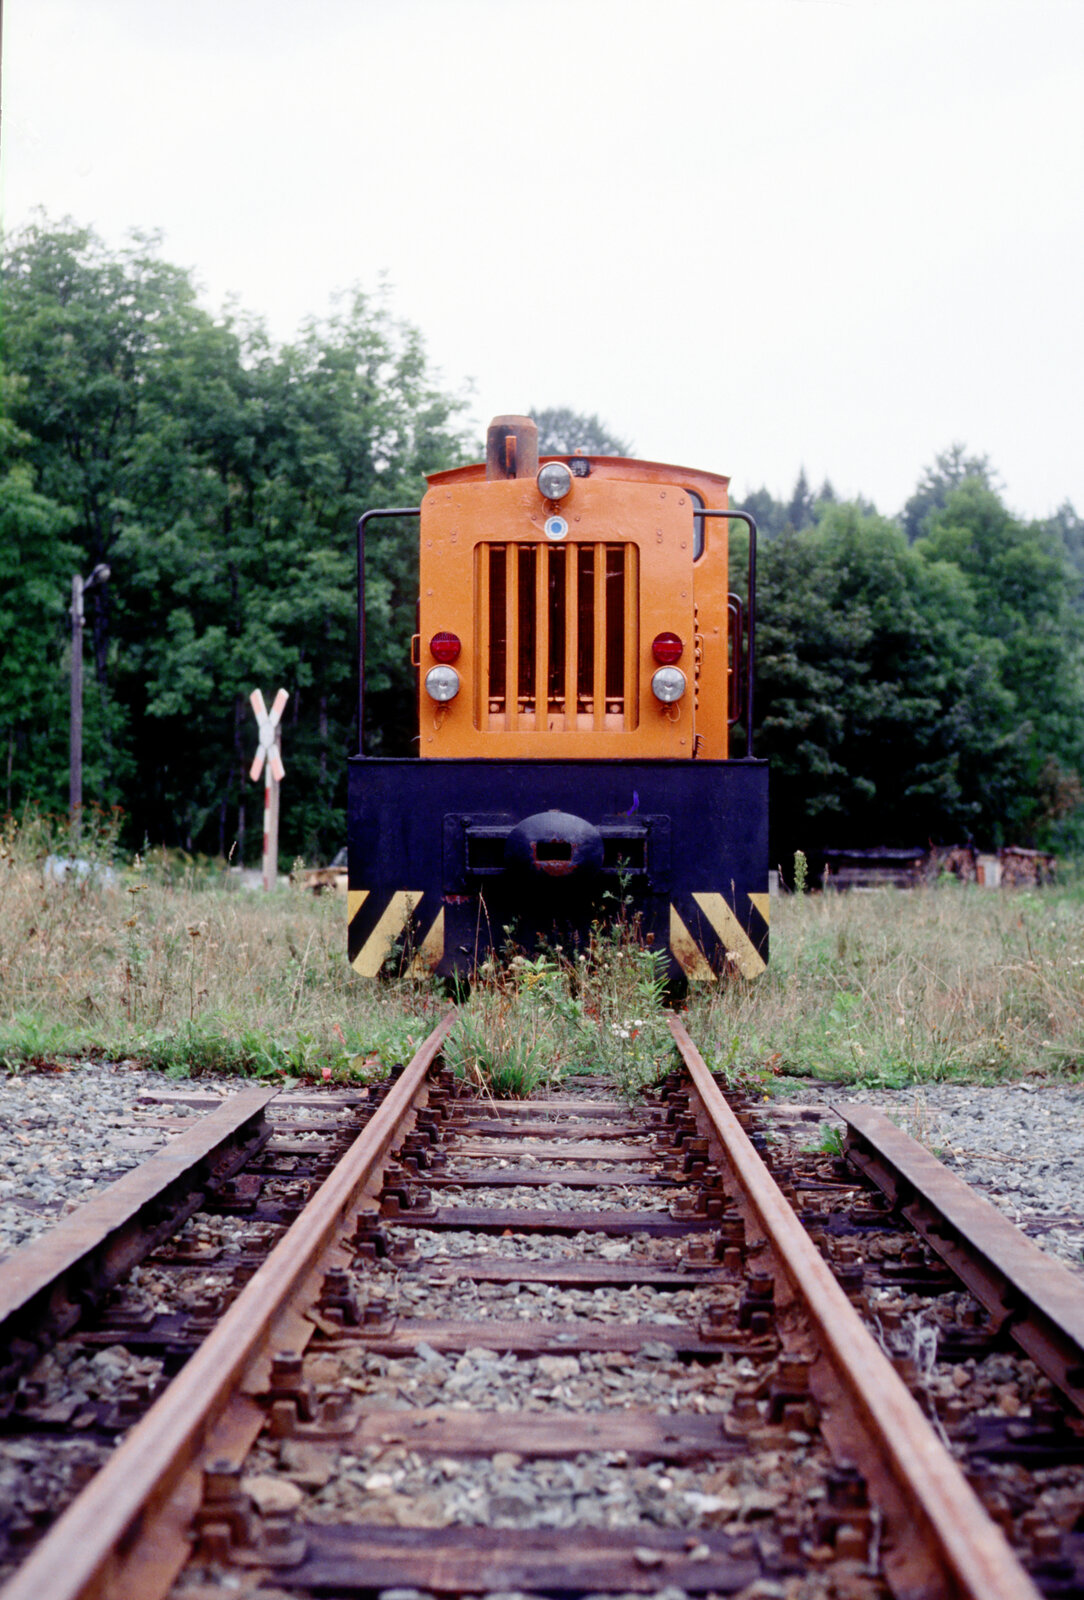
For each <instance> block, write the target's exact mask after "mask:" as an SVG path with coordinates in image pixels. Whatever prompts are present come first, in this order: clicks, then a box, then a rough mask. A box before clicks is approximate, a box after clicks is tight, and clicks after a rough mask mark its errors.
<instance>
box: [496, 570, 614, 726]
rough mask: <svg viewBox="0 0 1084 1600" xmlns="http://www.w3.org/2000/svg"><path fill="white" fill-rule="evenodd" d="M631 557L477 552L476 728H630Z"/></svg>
mask: <svg viewBox="0 0 1084 1600" xmlns="http://www.w3.org/2000/svg"><path fill="white" fill-rule="evenodd" d="M638 555H639V552H638V550H637V549H636V547H635V545H632V544H613V543H611V544H607V543H578V544H567V545H560V546H554V545H549V544H528V543H524V542H519V543H515V544H512V543H509V544H488V545H480V546H479V547H478V552H477V559H476V563H475V586H476V591H477V592H476V607H477V610H476V616H477V632H476V637H477V640H478V654H479V661H478V683H479V689H478V693H477V697H476V701H475V722H476V725H477V726H478V727H480V728H485V729H490V730H507V731H512V730H518V731H523V732H526V731H537V732H540V733H541V732H553V733H561V732H565V733H574V732H580V733H584V732H596V733H617V732H623V731H626V730H631V729H634V728H635V727H636V725H637V722H638V715H637V713H638V692H639V686H638V648H639V643H638V622H639V617H638V614H639V581H638V580H639V568H638V559H637V558H638Z"/></svg>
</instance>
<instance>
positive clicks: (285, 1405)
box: [0, 1014, 1084, 1600]
mask: <svg viewBox="0 0 1084 1600" xmlns="http://www.w3.org/2000/svg"><path fill="white" fill-rule="evenodd" d="M453 1020H454V1018H453V1016H452V1015H451V1014H450V1015H449V1016H448V1017H447V1018H445V1020H444V1021H443V1022H442V1023H441V1025H440V1027H438V1028H437V1029H436V1030H435V1031H434V1033H433V1034H432V1035H431V1036H430V1037H429V1039H428V1040H427V1041H426V1043H425V1044H424V1045H423V1046H422V1048H421V1049H420V1050H419V1051H418V1053H417V1055H416V1056H415V1057H414V1059H413V1060H412V1061H411V1062H410V1064H409V1065H408V1066H407V1067H406V1068H405V1069H403V1070H402V1071H401V1072H398V1073H397V1074H396V1075H395V1076H394V1078H393V1080H392V1081H391V1082H389V1083H388V1084H387V1085H382V1086H381V1088H380V1090H379V1092H378V1093H377V1094H375V1095H373V1096H372V1097H371V1098H365V1099H362V1098H361V1097H358V1096H355V1097H352V1098H348V1100H347V1101H346V1102H345V1103H340V1104H339V1106H338V1108H337V1111H336V1113H335V1114H334V1115H331V1116H327V1115H321V1113H320V1111H319V1109H316V1108H314V1107H311V1106H308V1107H307V1106H306V1105H304V1104H303V1103H299V1102H298V1101H296V1100H295V1101H294V1102H292V1103H291V1104H289V1106H288V1108H282V1109H279V1108H278V1107H277V1106H276V1102H274V1101H273V1100H272V1099H271V1097H270V1096H269V1095H268V1094H267V1093H266V1092H265V1091H246V1092H244V1093H242V1094H239V1095H237V1096H235V1097H233V1099H232V1100H231V1101H230V1102H227V1104H226V1105H225V1106H223V1107H222V1108H221V1109H220V1110H218V1111H217V1112H216V1113H215V1114H214V1115H213V1116H211V1117H208V1118H206V1119H201V1120H200V1121H199V1122H198V1123H197V1124H196V1125H195V1127H194V1128H193V1129H192V1130H191V1131H190V1132H188V1133H186V1134H185V1135H183V1136H182V1137H181V1138H179V1139H176V1140H174V1141H173V1143H172V1144H171V1145H170V1146H168V1147H167V1149H166V1150H165V1151H163V1152H160V1154H159V1156H158V1157H156V1158H154V1159H153V1160H152V1161H151V1162H150V1163H148V1164H147V1166H146V1167H145V1168H141V1169H138V1170H137V1172H134V1173H131V1174H129V1175H128V1176H127V1178H125V1179H124V1180H122V1181H121V1183H120V1184H118V1185H115V1186H114V1187H113V1189H112V1190H110V1191H107V1192H106V1193H105V1194H104V1195H102V1196H100V1197H98V1199H97V1200H95V1201H94V1202H92V1203H91V1204H90V1205H89V1206H88V1207H86V1208H84V1211H82V1212H80V1213H76V1214H75V1216H74V1218H71V1219H68V1222H67V1223H66V1224H65V1225H63V1226H62V1227H61V1228H58V1229H56V1230H54V1231H53V1232H52V1233H51V1234H47V1235H45V1236H43V1238H42V1239H41V1240H39V1241H36V1242H35V1244H34V1245H32V1246H28V1247H25V1248H24V1249H23V1250H22V1251H19V1252H17V1253H16V1254H15V1255H14V1256H12V1257H10V1258H9V1259H8V1261H6V1262H4V1263H2V1264H0V1326H2V1327H3V1330H4V1337H3V1347H2V1348H3V1352H4V1356H3V1362H2V1370H0V1384H2V1388H0V1471H3V1472H5V1473H6V1474H7V1476H6V1478H5V1479H3V1480H0V1481H3V1482H4V1483H5V1488H6V1493H5V1501H6V1505H5V1509H4V1510H3V1511H2V1512H0V1563H2V1564H0V1576H6V1579H7V1581H6V1583H5V1584H4V1586H3V1588H2V1589H0V1600H69V1597H72V1600H74V1597H84V1596H107V1597H110V1600H137V1597H138V1600H154V1597H157V1596H165V1595H171V1596H173V1597H175V1600H209V1596H211V1595H216V1596H220V1595H222V1594H226V1593H243V1594H251V1595H255V1596H260V1597H262V1600H286V1597H291V1600H293V1597H298V1600H301V1597H305V1600H307V1597H310V1596H332V1595H333V1596H336V1597H338V1596H368V1595H371V1594H379V1593H381V1592H382V1591H387V1590H402V1589H413V1590H419V1591H421V1592H422V1593H423V1594H433V1595H436V1596H444V1595H448V1594H470V1595H473V1594H479V1595H481V1594H489V1593H494V1592H507V1591H510V1590H514V1591H522V1592H527V1593H543V1594H547V1595H569V1596H572V1595H577V1594H584V1595H586V1594H592V1595H601V1594H612V1595H616V1594H630V1593H660V1592H662V1591H663V1590H666V1591H668V1592H669V1593H671V1594H675V1593H685V1594H689V1595H712V1594H718V1595H742V1596H749V1597H752V1596H761V1597H763V1600H771V1597H776V1600H821V1597H824V1600H829V1597H838V1600H875V1597H878V1596H881V1595H889V1594H893V1595H897V1596H904V1597H908V1600H917V1597H920V1596H921V1597H923V1600H932V1597H935V1596H938V1597H939V1596H953V1597H971V1600H980V1597H981V1600H1024V1597H1030V1600H1035V1596H1036V1595H1037V1594H1044V1595H1046V1596H1049V1597H1051V1600H1056V1597H1066V1600H1068V1597H1069V1596H1073V1595H1079V1594H1081V1593H1082V1592H1084V1520H1082V1516H1081V1506H1082V1504H1084V1422H1082V1420H1081V1413H1082V1411H1084V1292H1082V1290H1081V1287H1080V1284H1079V1283H1078V1282H1077V1280H1076V1279H1074V1277H1073V1275H1072V1274H1071V1273H1070V1272H1069V1271H1068V1270H1067V1269H1066V1268H1063V1267H1061V1266H1059V1265H1058V1264H1057V1263H1056V1262H1053V1261H1051V1260H1050V1259H1049V1258H1047V1257H1044V1256H1042V1255H1041V1253H1040V1252H1039V1251H1038V1250H1037V1249H1035V1247H1033V1246H1031V1245H1030V1244H1029V1243H1028V1242H1027V1241H1026V1240H1024V1239H1023V1238H1022V1236H1021V1235H1019V1234H1018V1233H1017V1232H1016V1230H1015V1229H1013V1228H1012V1227H1011V1226H1010V1225H1009V1224H1007V1223H1005V1222H1004V1221H1003V1220H1002V1219H1001V1218H1000V1217H999V1216H998V1214H997V1213H996V1212H994V1211H993V1210H992V1208H990V1207H988V1206H986V1205H985V1203H984V1202H982V1201H981V1200H979V1199H978V1197H977V1196H975V1195H974V1194H973V1193H972V1192H971V1191H969V1190H966V1189H965V1188H964V1186H963V1185H962V1184H959V1183H958V1181H957V1180H955V1179H954V1178H952V1177H951V1175H950V1174H948V1173H947V1172H946V1171H945V1169H943V1168H941V1167H940V1166H939V1165H938V1163H936V1162H935V1161H933V1159H932V1158H931V1157H929V1156H928V1155H927V1154H926V1152H924V1151H923V1150H922V1149H921V1147H919V1146H917V1145H914V1144H913V1143H912V1142H911V1141H910V1140H907V1139H906V1138H905V1137H904V1136H902V1135H900V1134H898V1133H897V1131H896V1130H895V1129H893V1128H892V1127H891V1124H884V1123H883V1119H878V1118H877V1117H876V1115H875V1114H873V1113H871V1112H869V1111H868V1109H866V1108H858V1107H855V1108H850V1109H845V1110H844V1114H845V1117H846V1118H847V1122H848V1136H847V1150H846V1154H845V1157H844V1158H843V1159H841V1160H833V1159H832V1158H830V1157H823V1156H821V1157H817V1156H813V1155H810V1154H809V1153H808V1152H802V1151H800V1150H795V1149H790V1148H788V1144H787V1140H786V1138H785V1137H781V1136H780V1135H779V1134H778V1132H777V1134H776V1137H775V1140H774V1142H769V1139H768V1135H767V1133H766V1131H765V1129H764V1127H762V1126H761V1125H760V1124H759V1122H758V1113H757V1112H756V1110H755V1108H753V1107H749V1106H744V1105H742V1104H741V1103H740V1102H736V1103H735V1105H734V1106H731V1105H730V1104H728V1101H727V1098H726V1097H725V1096H724V1094H723V1093H722V1091H721V1090H720V1087H719V1086H718V1084H716V1082H715V1081H714V1080H713V1079H712V1077H711V1075H710V1073H709V1072H708V1070H707V1068H706V1067H705V1065H704V1063H703V1061H702V1060H701V1059H700V1057H699V1055H698V1054H697V1052H696V1049H695V1047H694V1046H693V1044H692V1041H691V1040H690V1039H689V1038H688V1035H687V1034H686V1033H685V1031H684V1029H683V1027H682V1025H681V1024H680V1022H678V1021H677V1020H676V1019H675V1020H673V1021H672V1023H671V1028H672V1031H673V1033H674V1037H675V1044H676V1046H677V1049H678V1052H679V1059H680V1063H681V1065H680V1067H679V1069H678V1070H676V1071H675V1072H674V1073H673V1074H672V1075H671V1077H670V1078H669V1079H668V1080H667V1081H666V1082H665V1083H664V1084H663V1085H662V1086H661V1088H660V1090H659V1091H658V1093H657V1094H655V1095H653V1096H648V1097H646V1098H645V1101H644V1103H643V1104H642V1105H638V1106H636V1107H634V1108H633V1107H629V1106H627V1105H625V1104H623V1103H620V1102H617V1101H615V1100H614V1099H612V1098H611V1097H610V1096H609V1094H608V1092H607V1087H606V1085H605V1084H602V1083H601V1082H595V1081H584V1082H583V1083H582V1084H579V1085H577V1086H576V1087H575V1090H574V1092H572V1091H565V1092H564V1093H563V1096H562V1097H561V1098H558V1097H555V1096H549V1097H547V1098H543V1099H540V1100H535V1101H530V1102H517V1103H505V1102H494V1101H489V1100H479V1099H477V1098H476V1097H474V1096H472V1095H469V1094H467V1093H466V1091H465V1090H464V1088H463V1086H462V1085H457V1084H455V1083H453V1082H452V1081H451V1079H450V1078H449V1077H448V1075H447V1074H446V1073H445V1072H444V1071H443V1069H442V1067H441V1063H440V1050H441V1045H442V1043H443V1040H444V1038H445V1037H446V1034H447V1032H448V1030H449V1028H450V1026H451V1025H452V1022H453ZM757 1147H759V1153H758V1148H757ZM762 1156H764V1157H766V1158H767V1162H768V1165H766V1164H765V1161H764V1160H763V1159H761V1158H762ZM769 1167H773V1168H775V1173H774V1175H773V1172H772V1171H771V1170H769ZM777 1180H778V1181H777ZM135 1263H139V1265H138V1270H137V1271H136V1272H134V1273H133V1272H132V1271H131V1269H132V1267H133V1265H134V1264H135ZM76 1371H82V1372H84V1373H89V1374H90V1375H91V1378H92V1380H93V1381H91V1382H89V1383H88V1381H87V1380H86V1378H84V1379H83V1382H82V1389H81V1390H79V1392H78V1393H77V1394H76V1397H75V1398H74V1399H73V1398H72V1388H73V1385H72V1379H71V1375H72V1373H73V1372H76ZM76 1388H77V1389H78V1388H79V1386H78V1385H76ZM20 1465H21V1466H22V1468H23V1471H22V1473H21V1476H20V1477H18V1478H16V1477H15V1475H14V1471H13V1469H14V1468H17V1467H19V1466H20ZM84 1479H85V1480H88V1481H86V1484H85V1487H83V1488H82V1489H81V1491H80V1492H77V1491H79V1490H80V1483H81V1480H84ZM56 1513H59V1515H57V1514H56ZM54 1519H55V1520H54Z"/></svg>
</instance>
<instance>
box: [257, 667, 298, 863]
mask: <svg viewBox="0 0 1084 1600" xmlns="http://www.w3.org/2000/svg"><path fill="white" fill-rule="evenodd" d="M248 698H249V703H250V705H251V706H252V709H253V711H254V712H255V713H256V722H257V724H258V726H259V729H260V746H259V749H258V750H257V751H256V759H255V761H253V763H252V766H251V768H250V769H249V777H250V778H251V779H252V781H253V783H255V782H256V780H257V779H258V778H259V776H260V774H261V773H263V780H264V790H263V886H264V888H265V889H273V888H274V887H275V883H276V880H277V878H278V856H279V784H280V783H281V782H282V780H283V778H284V777H285V776H286V768H285V767H284V766H283V764H282V754H281V751H280V750H279V723H280V722H281V721H282V713H283V711H284V710H285V709H286V702H287V700H289V698H290V696H289V695H288V694H287V693H286V690H285V689H280V690H279V692H278V694H277V695H276V696H275V698H274V700H273V701H272V704H271V710H270V711H268V709H267V706H266V705H265V704H264V698H263V695H262V694H261V693H260V691H259V689H254V690H253V691H252V693H251V694H250V695H249V697H248Z"/></svg>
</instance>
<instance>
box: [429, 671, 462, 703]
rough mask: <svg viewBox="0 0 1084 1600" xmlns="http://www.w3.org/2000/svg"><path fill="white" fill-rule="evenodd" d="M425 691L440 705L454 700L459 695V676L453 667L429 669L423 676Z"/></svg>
mask: <svg viewBox="0 0 1084 1600" xmlns="http://www.w3.org/2000/svg"><path fill="white" fill-rule="evenodd" d="M425 690H426V693H427V694H428V695H430V696H431V698H432V699H434V700H439V701H441V703H443V702H445V701H447V700H454V699H455V697H456V695H457V694H458V693H459V674H458V672H457V671H456V670H455V668H454V667H430V668H429V671H428V672H427V673H426V675H425Z"/></svg>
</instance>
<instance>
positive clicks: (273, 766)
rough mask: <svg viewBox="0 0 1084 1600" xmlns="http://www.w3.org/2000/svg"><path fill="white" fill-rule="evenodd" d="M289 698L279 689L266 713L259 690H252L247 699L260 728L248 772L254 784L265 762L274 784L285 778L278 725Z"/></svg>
mask: <svg viewBox="0 0 1084 1600" xmlns="http://www.w3.org/2000/svg"><path fill="white" fill-rule="evenodd" d="M289 698H290V696H289V695H288V694H287V693H286V690H285V689H280V690H279V692H278V694H277V695H276V696H275V698H274V700H273V701H272V703H271V710H270V711H268V709H267V707H266V705H264V699H263V695H262V694H261V693H260V691H259V689H253V691H252V693H251V694H250V695H249V697H248V699H249V704H250V705H251V707H252V709H253V711H254V712H255V713H256V721H257V723H258V724H259V728H260V748H259V749H258V750H257V751H256V759H255V761H254V762H253V763H252V769H251V771H250V772H249V777H250V778H251V779H252V781H253V783H255V782H256V780H257V778H258V777H259V776H260V773H261V772H262V771H263V767H264V762H265V761H266V762H267V765H268V767H269V768H270V771H271V776H272V777H273V778H274V780H275V782H276V783H281V782H282V780H283V778H285V776H286V768H285V767H284V766H283V764H282V756H281V754H280V753H279V723H280V722H281V721H282V713H283V712H284V711H285V709H286V702H287V700H289Z"/></svg>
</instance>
